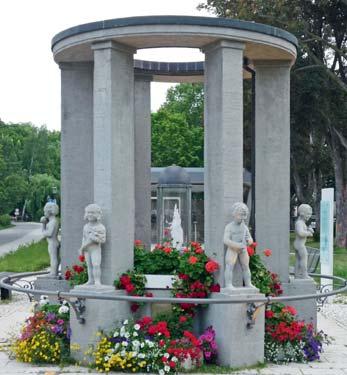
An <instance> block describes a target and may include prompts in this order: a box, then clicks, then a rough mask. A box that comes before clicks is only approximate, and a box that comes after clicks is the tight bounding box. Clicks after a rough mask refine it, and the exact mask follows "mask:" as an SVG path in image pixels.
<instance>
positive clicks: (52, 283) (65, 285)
mask: <svg viewBox="0 0 347 375" xmlns="http://www.w3.org/2000/svg"><path fill="white" fill-rule="evenodd" d="M33 286H34V289H37V290H49V291H54V292H58V291H60V292H69V291H70V289H71V286H70V284H69V282H68V281H67V280H64V279H61V278H60V277H59V276H50V275H44V276H39V277H37V278H36V280H35V281H34V283H33ZM42 294H43V295H44V294H45V293H42ZM34 298H35V300H36V301H39V300H40V296H38V295H35V297H34ZM48 298H49V302H50V303H52V304H59V301H58V298H56V297H53V296H48Z"/></svg>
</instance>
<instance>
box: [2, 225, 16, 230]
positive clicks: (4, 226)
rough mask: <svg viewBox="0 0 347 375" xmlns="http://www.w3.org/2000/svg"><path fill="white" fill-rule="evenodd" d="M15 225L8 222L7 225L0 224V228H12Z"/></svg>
mask: <svg viewBox="0 0 347 375" xmlns="http://www.w3.org/2000/svg"><path fill="white" fill-rule="evenodd" d="M14 226H15V225H13V224H9V225H0V230H1V229H7V228H12V227H14Z"/></svg>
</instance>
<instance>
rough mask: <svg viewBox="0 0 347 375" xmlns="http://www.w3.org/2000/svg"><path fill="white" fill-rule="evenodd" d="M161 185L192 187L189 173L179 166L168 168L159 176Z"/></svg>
mask: <svg viewBox="0 0 347 375" xmlns="http://www.w3.org/2000/svg"><path fill="white" fill-rule="evenodd" d="M158 183H159V185H190V177H189V174H188V173H187V171H186V170H185V169H184V168H182V167H179V166H178V165H171V166H169V167H166V168H165V169H164V170H163V171H162V172H161V173H160V175H159V178H158Z"/></svg>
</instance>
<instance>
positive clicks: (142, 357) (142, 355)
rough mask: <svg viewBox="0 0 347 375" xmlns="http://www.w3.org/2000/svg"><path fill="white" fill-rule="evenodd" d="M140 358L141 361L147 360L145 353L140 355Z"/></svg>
mask: <svg viewBox="0 0 347 375" xmlns="http://www.w3.org/2000/svg"><path fill="white" fill-rule="evenodd" d="M138 357H139V358H140V359H144V358H146V354H144V353H140V354H139V355H138Z"/></svg>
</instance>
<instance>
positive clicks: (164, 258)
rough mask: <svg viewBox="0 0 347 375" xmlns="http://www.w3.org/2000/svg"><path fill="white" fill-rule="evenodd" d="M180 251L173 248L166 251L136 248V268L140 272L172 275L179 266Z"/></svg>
mask: <svg viewBox="0 0 347 375" xmlns="http://www.w3.org/2000/svg"><path fill="white" fill-rule="evenodd" d="M178 264H179V252H178V251H177V250H173V251H171V252H170V253H165V252H164V251H161V250H154V251H146V250H144V249H141V248H137V247H136V248H135V249H134V269H135V271H136V272H138V273H146V274H150V275H160V274H161V275H163V274H164V275H171V274H173V273H174V272H175V270H176V269H177V268H178Z"/></svg>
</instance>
